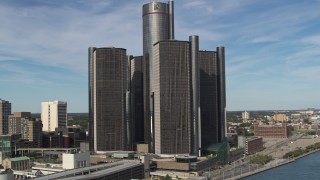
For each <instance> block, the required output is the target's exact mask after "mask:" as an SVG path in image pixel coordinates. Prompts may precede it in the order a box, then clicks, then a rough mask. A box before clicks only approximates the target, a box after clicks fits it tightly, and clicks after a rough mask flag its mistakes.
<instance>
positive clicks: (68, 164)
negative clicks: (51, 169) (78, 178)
mask: <svg viewBox="0 0 320 180" xmlns="http://www.w3.org/2000/svg"><path fill="white" fill-rule="evenodd" d="M87 166H90V152H79V153H75V154H62V168H63V169H76V168H81V167H87Z"/></svg>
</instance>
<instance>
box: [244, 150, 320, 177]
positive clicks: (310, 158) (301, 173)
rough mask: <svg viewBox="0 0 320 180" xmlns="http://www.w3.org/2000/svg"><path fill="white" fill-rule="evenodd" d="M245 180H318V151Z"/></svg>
mask: <svg viewBox="0 0 320 180" xmlns="http://www.w3.org/2000/svg"><path fill="white" fill-rule="evenodd" d="M244 179H245V180H269V179H271V180H283V179H284V180H285V179H289V180H308V179H320V151H318V152H315V153H313V154H310V155H307V156H305V157H303V158H300V159H298V160H296V161H295V162H292V163H289V164H286V165H283V166H280V167H277V168H274V169H271V170H268V171H264V172H262V173H259V174H256V175H253V176H249V177H246V178H244Z"/></svg>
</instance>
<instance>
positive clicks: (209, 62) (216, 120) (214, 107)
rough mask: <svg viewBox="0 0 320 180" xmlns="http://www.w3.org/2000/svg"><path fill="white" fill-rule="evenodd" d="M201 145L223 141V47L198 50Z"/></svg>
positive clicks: (224, 105)
mask: <svg viewBox="0 0 320 180" xmlns="http://www.w3.org/2000/svg"><path fill="white" fill-rule="evenodd" d="M199 62H200V107H201V147H202V149H204V150H206V149H207V148H208V147H209V146H210V145H213V144H217V143H222V142H224V141H225V123H226V120H225V113H226V110H225V108H226V100H225V74H224V73H225V71H224V68H225V67H224V48H223V47H218V48H217V51H199Z"/></svg>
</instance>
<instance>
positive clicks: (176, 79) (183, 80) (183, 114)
mask: <svg viewBox="0 0 320 180" xmlns="http://www.w3.org/2000/svg"><path fill="white" fill-rule="evenodd" d="M154 60H155V61H154V62H155V63H154V82H153V83H154V85H153V89H154V110H155V111H154V122H155V128H154V129H155V141H154V142H155V153H157V154H189V153H190V152H191V137H190V136H191V119H192V118H191V114H192V113H191V112H192V104H191V96H192V95H191V72H190V70H191V63H190V62H191V61H190V43H189V42H187V41H160V42H158V43H156V44H155V45H154Z"/></svg>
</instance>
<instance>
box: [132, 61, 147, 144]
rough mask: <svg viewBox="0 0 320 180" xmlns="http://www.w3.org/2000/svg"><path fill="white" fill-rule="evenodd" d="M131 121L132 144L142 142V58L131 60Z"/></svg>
mask: <svg viewBox="0 0 320 180" xmlns="http://www.w3.org/2000/svg"><path fill="white" fill-rule="evenodd" d="M130 94H131V120H132V140H133V143H143V142H144V121H143V118H144V117H143V77H142V56H137V57H134V58H132V59H131V88H130Z"/></svg>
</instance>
